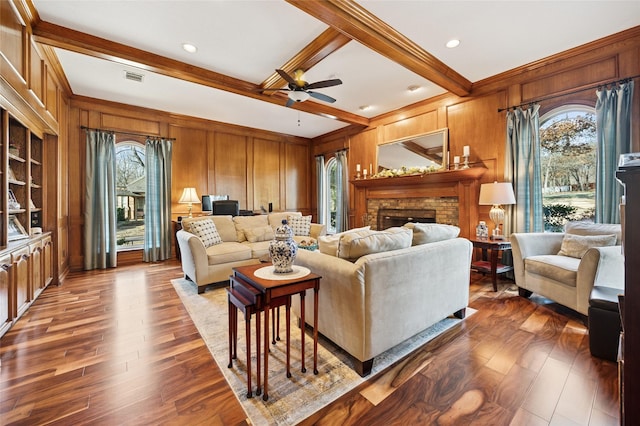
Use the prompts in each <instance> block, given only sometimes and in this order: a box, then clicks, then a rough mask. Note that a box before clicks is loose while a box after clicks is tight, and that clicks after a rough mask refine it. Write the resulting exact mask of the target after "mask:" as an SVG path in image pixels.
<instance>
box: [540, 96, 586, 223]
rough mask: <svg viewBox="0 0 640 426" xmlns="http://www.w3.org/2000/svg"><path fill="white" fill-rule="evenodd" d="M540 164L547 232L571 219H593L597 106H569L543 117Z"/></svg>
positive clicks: (541, 120)
mask: <svg viewBox="0 0 640 426" xmlns="http://www.w3.org/2000/svg"><path fill="white" fill-rule="evenodd" d="M540 123H541V124H540V164H541V170H542V204H543V209H544V227H545V231H552V232H559V231H562V229H563V227H564V224H565V223H566V222H568V221H574V220H587V221H593V219H594V215H595V193H596V192H595V182H596V119H595V110H594V108H589V107H585V106H581V105H567V106H563V107H560V108H557V109H554V110H553V111H550V112H549V113H547V114H545V115H543V116H542V117H541V119H540Z"/></svg>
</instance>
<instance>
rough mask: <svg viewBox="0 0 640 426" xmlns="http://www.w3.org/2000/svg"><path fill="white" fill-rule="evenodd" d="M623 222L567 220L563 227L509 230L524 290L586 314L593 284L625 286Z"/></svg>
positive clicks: (523, 293) (519, 283)
mask: <svg viewBox="0 0 640 426" xmlns="http://www.w3.org/2000/svg"><path fill="white" fill-rule="evenodd" d="M621 238H622V235H621V227H620V225H615V224H594V223H586V222H569V223H567V224H566V225H565V232H533V233H514V234H512V235H511V245H512V253H513V269H514V272H515V278H516V285H517V286H518V291H519V293H520V295H521V296H524V297H529V296H530V295H531V293H532V292H533V293H537V294H539V295H541V296H544V297H546V298H549V299H551V300H554V301H556V302H558V303H560V304H561V305H564V306H566V307H568V308H571V309H573V310H575V311H577V312H579V313H581V314H583V315H587V314H588V310H589V295H590V294H591V290H592V289H593V287H594V286H602V287H610V288H617V289H624V256H623V255H622V248H621V246H620V244H621Z"/></svg>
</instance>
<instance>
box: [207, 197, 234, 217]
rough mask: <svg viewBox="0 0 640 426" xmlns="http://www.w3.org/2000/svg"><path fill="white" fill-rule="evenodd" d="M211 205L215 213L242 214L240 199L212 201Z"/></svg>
mask: <svg viewBox="0 0 640 426" xmlns="http://www.w3.org/2000/svg"><path fill="white" fill-rule="evenodd" d="M211 206H212V214H213V215H231V216H238V215H239V214H240V203H238V200H216V201H212V202H211Z"/></svg>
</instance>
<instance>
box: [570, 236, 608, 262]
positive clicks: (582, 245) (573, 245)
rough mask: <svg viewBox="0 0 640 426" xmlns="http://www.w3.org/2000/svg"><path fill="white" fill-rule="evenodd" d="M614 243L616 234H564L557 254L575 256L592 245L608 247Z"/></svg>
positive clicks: (579, 257)
mask: <svg viewBox="0 0 640 426" xmlns="http://www.w3.org/2000/svg"><path fill="white" fill-rule="evenodd" d="M615 244H616V236H615V235H614V234H611V235H574V234H564V237H563V238H562V246H560V251H559V252H558V255H560V256H569V257H576V258H578V259H581V258H582V256H584V254H585V253H586V252H587V250H589V249H590V248H592V247H608V246H613V245H615Z"/></svg>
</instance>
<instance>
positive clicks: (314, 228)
mask: <svg viewBox="0 0 640 426" xmlns="http://www.w3.org/2000/svg"><path fill="white" fill-rule="evenodd" d="M323 235H327V226H326V225H323V224H321V223H312V224H311V229H310V230H309V236H310V237H311V238H315V239H316V240H317V239H318V237H321V236H323Z"/></svg>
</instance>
